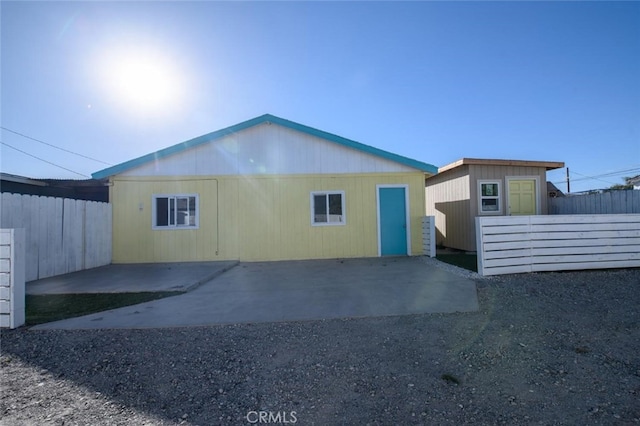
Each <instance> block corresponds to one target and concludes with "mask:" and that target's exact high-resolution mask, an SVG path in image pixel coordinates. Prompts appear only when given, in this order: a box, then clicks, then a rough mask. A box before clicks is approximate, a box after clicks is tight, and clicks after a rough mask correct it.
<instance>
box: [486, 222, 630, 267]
mask: <svg viewBox="0 0 640 426" xmlns="http://www.w3.org/2000/svg"><path fill="white" fill-rule="evenodd" d="M476 234H477V235H476V244H477V253H478V272H479V273H480V274H482V275H498V274H510V273H521V272H537V271H560V270H576V269H607V268H628V267H640V214H612V215H567V216H501V217H477V218H476Z"/></svg>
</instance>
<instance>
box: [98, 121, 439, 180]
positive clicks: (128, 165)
mask: <svg viewBox="0 0 640 426" xmlns="http://www.w3.org/2000/svg"><path fill="white" fill-rule="evenodd" d="M270 122H272V123H276V124H278V125H281V126H284V127H287V128H289V129H292V130H297V131H300V132H303V133H306V134H310V135H313V136H316V137H319V138H321V139H326V140H329V141H332V142H335V143H337V144H339V145H343V146H347V147H350V148H353V149H356V150H358V151H362V152H366V153H369V154H372V155H375V156H377V157H381V158H384V159H387V160H390V161H393V162H395V163H399V164H402V165H405V166H407V167H411V168H414V169H416V170H420V171H422V172H425V173H429V174H432V175H434V174H437V173H438V168H437V167H436V166H434V165H432V164H428V163H424V162H422V161H418V160H414V159H411V158H408V157H403V156H401V155H398V154H394V153H391V152H388V151H384V150H381V149H378V148H374V147H372V146H369V145H365V144H362V143H360V142H356V141H353V140H350V139H346V138H343V137H341V136H337V135H334V134H332V133H328V132H325V131H322V130H318V129H314V128H313V127H308V126H305V125H303V124H299V123H295V122H293V121H289V120H285V119H283V118H279V117H276V116H274V115H271V114H264V115H261V116H259V117H256V118H252V119H251V120H247V121H243V122H242V123H239V124H236V125H234V126H230V127H227V128H224V129H221V130H217V131H215V132H212V133H207V134H206V135H202V136H198V137H197V138H194V139H190V140H188V141H185V142H182V143H179V144H176V145H172V146H170V147H168V148H164V149H161V150H159V151H156V152H152V153H150V154H146V155H143V156H142V157H138V158H134V159H132V160H129V161H125V162H124V163H120V164H117V165H115V166H112V167H108V168H106V169H103V170H100V171H97V172H95V173H93V174H92V175H91V177H92V178H93V179H104V178H108V177H110V176H114V175H117V174H120V173H123V172H125V171H127V170H130V169H132V168H135V167H138V166H141V165H143V164H146V163H148V162H151V161H157V160H159V159H161V158H164V157H167V156H169V155H173V154H177V153H179V152H182V151H185V150H187V149H189V148H193V147H195V146H198V145H201V144H203V143H207V142H210V141H213V140H216V139H219V138H222V137H224V136H227V135H230V134H233V133H236V132H239V131H241V130H244V129H247V128H249V127H253V126H257V125H259V124H263V123H270Z"/></svg>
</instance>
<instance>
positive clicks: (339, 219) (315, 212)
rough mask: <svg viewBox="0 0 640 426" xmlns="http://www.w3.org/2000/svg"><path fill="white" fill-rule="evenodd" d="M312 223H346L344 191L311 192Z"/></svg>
mask: <svg viewBox="0 0 640 426" xmlns="http://www.w3.org/2000/svg"><path fill="white" fill-rule="evenodd" d="M311 224H312V225H344V224H345V211H344V191H332V192H312V193H311Z"/></svg>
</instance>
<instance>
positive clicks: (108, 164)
mask: <svg viewBox="0 0 640 426" xmlns="http://www.w3.org/2000/svg"><path fill="white" fill-rule="evenodd" d="M0 129H2V130H6V131H7V132H11V133H13V134H14V135H18V136H22V137H23V138H27V139H31V140H32V141H35V142H39V143H41V144H44V145H47V146H50V147H52V148H55V149H59V150H60V151H64V152H68V153H69V154H73V155H77V156H79V157H82V158H86V159H87V160H92V161H97V162H98V163H102V164H106V165H107V166H111V165H112V164H110V163H106V162H104V161H102V160H98V159H97V158H92V157H88V156H86V155H83V154H79V153H77V152H74V151H70V150H68V149H65V148H60V147H59V146H56V145H53V144H50V143H48V142H44V141H41V140H40V139H36V138H32V137H31V136H28V135H25V134H24V133H20V132H16V131H15V130H11V129H8V128H6V127H4V126H0Z"/></svg>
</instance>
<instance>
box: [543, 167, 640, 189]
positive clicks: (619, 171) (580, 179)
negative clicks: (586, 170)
mask: <svg viewBox="0 0 640 426" xmlns="http://www.w3.org/2000/svg"><path fill="white" fill-rule="evenodd" d="M630 172H631V173H637V172H640V167H634V168H631V169H625V170H617V171H613V172H607V173H601V174H599V175H595V176H587V175H583V174H582V173H578V172H575V171H573V170H572V171H571V173H572V174H576V175H579V176H583V177H581V178H578V179H572V180H571V182H581V181H585V180H597V181H600V182H604V183H608V184H611V185H614V183H613V182H608V181H606V180H602V179H599V178H603V177H614V176H618V175H624V174H627V173H630ZM564 182H566V181H565V180H562V181H557V182H554V184H561V183H564Z"/></svg>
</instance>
